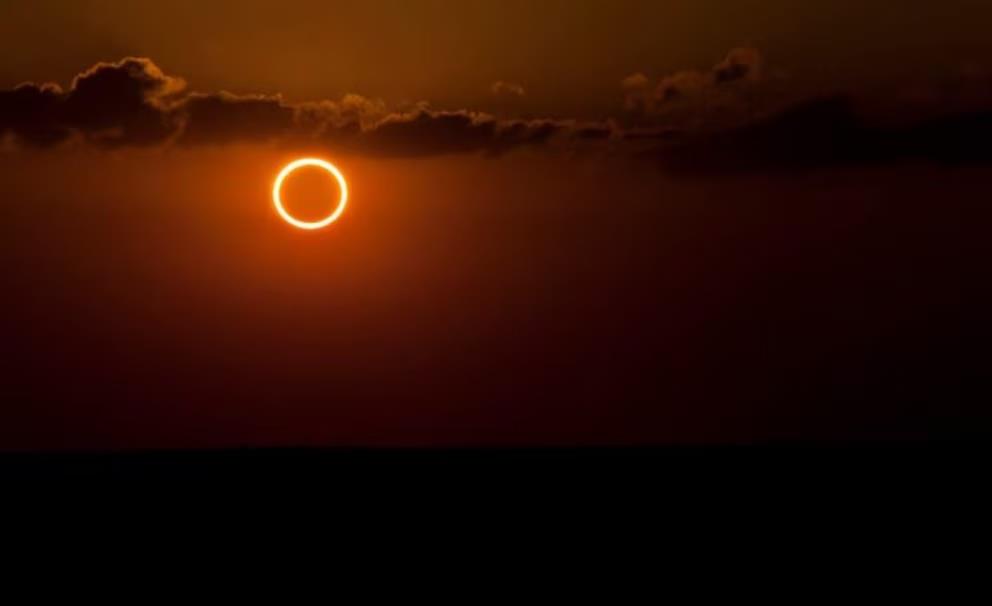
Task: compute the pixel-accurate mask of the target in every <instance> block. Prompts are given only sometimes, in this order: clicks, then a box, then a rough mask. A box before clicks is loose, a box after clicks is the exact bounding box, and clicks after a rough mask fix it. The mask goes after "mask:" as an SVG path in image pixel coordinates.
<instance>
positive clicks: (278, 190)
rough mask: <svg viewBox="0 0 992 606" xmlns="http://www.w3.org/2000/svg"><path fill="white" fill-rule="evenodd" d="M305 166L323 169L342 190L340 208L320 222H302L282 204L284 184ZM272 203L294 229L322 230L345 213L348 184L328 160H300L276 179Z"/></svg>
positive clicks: (286, 168)
mask: <svg viewBox="0 0 992 606" xmlns="http://www.w3.org/2000/svg"><path fill="white" fill-rule="evenodd" d="M305 166H316V167H317V168H322V169H324V170H326V171H327V172H329V173H330V174H331V175H332V176H333V177H334V178H335V179H337V182H338V186H339V187H340V188H341V199H340V200H338V206H337V208H336V209H334V212H333V213H331V214H330V215H329V216H327V217H325V218H323V219H321V220H320V221H300V220H299V219H297V218H296V217H294V216H293V215H291V214H289V213H288V212H286V209H285V207H283V204H282V184H283V181H285V180H286V178H287V177H289V175H291V174H293V172H294V171H295V170H296V169H298V168H303V167H305ZM272 201H273V202H274V203H275V205H276V211H278V213H279V216H281V217H282V218H283V219H284V220H285V221H286V222H287V223H289V224H290V225H292V226H294V227H299V228H300V229H321V228H323V227H327V226H328V225H330V224H331V223H334V222H335V221H337V220H338V217H340V216H341V213H343V212H344V207H345V205H346V204H347V203H348V184H347V183H345V180H344V175H342V174H341V171H339V170H338V169H337V167H336V166H334V165H333V164H331V163H330V162H327V161H326V160H321V159H320V158H300V159H299V160H295V161H293V162H290V163H289V164H287V165H286V167H285V168H283V169H282V172H280V173H279V176H278V177H276V182H275V185H273V186H272Z"/></svg>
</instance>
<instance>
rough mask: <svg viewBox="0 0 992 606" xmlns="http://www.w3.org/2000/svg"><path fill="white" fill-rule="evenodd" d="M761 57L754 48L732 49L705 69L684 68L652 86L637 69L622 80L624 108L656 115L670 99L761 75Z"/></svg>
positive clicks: (715, 88)
mask: <svg viewBox="0 0 992 606" xmlns="http://www.w3.org/2000/svg"><path fill="white" fill-rule="evenodd" d="M762 64H763V59H762V56H761V53H760V52H758V50H757V49H754V48H750V47H741V48H735V49H732V50H731V51H730V52H728V53H727V56H726V57H725V58H724V59H723V60H722V61H720V62H719V63H717V64H716V65H714V66H713V67H712V68H711V69H710V70H708V71H698V70H683V71H680V72H675V73H673V74H669V75H667V76H664V77H662V78H661V79H660V80H659V81H658V82H657V84H656V85H655V86H653V87H652V86H651V81H650V80H649V79H648V77H647V76H645V75H644V74H642V73H640V72H638V73H635V74H632V75H630V76H628V77H626V78H624V79H623V80H622V81H621V86H622V88H623V91H624V108H625V109H626V110H627V111H629V112H634V113H638V114H641V115H652V114H656V113H658V112H659V111H661V110H662V109H664V107H665V106H666V105H667V104H668V103H670V102H673V101H676V100H679V99H686V98H691V97H694V96H698V95H701V94H703V93H707V92H711V91H716V90H722V89H725V88H726V87H727V86H728V85H730V84H731V83H734V82H738V81H745V80H751V81H756V80H759V79H760V78H761V72H762Z"/></svg>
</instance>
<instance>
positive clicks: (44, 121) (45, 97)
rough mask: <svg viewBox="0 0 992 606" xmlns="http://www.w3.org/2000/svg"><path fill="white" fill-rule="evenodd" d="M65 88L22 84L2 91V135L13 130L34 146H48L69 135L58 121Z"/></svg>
mask: <svg viewBox="0 0 992 606" xmlns="http://www.w3.org/2000/svg"><path fill="white" fill-rule="evenodd" d="M62 99H63V94H62V89H61V88H59V87H58V85H55V84H44V85H37V84H31V83H27V84H21V85H20V86H18V87H16V88H14V89H13V90H10V91H0V134H3V133H11V134H13V135H14V136H15V137H16V138H17V139H18V140H20V141H22V142H24V143H25V144H27V145H30V146H40V147H48V146H51V145H54V144H56V143H58V142H60V141H62V140H64V139H65V138H66V137H68V136H69V131H68V129H67V128H66V127H65V126H64V125H62V124H60V123H59V121H57V120H55V119H54V118H55V116H56V115H57V113H58V107H59V105H60V104H61V103H62Z"/></svg>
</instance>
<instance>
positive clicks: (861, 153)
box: [0, 48, 992, 175]
mask: <svg viewBox="0 0 992 606" xmlns="http://www.w3.org/2000/svg"><path fill="white" fill-rule="evenodd" d="M761 69H762V59H761V56H760V54H759V53H757V51H755V50H753V49H748V48H741V49H734V50H732V51H730V52H729V53H728V54H727V56H726V57H725V58H724V59H723V60H722V61H720V62H719V63H717V64H716V65H715V66H713V68H712V69H711V70H709V71H708V72H695V71H691V70H689V71H682V72H677V73H675V74H670V75H668V76H666V77H665V78H662V79H660V80H659V81H657V82H652V81H651V80H650V79H649V78H648V77H647V76H645V75H644V74H640V73H636V74H633V75H631V76H629V77H627V78H625V79H624V80H623V81H622V82H621V85H622V87H623V89H624V92H625V93H626V94H627V95H628V100H634V101H636V103H635V104H634V105H635V107H637V108H638V109H640V110H642V111H645V112H654V115H656V116H658V115H660V113H661V112H660V110H659V108H660V107H662V106H664V105H666V104H672V105H676V104H677V100H684V101H687V103H686V104H685V105H686V106H687V107H689V108H690V109H692V108H696V109H698V108H699V107H705V109H706V111H694V112H693V111H681V110H679V111H669V112H667V113H665V114H664V115H665V118H664V119H663V120H662V119H653V120H650V121H646V122H645V123H638V124H636V125H634V126H628V127H621V126H620V125H618V124H617V123H615V122H614V121H612V120H611V119H605V120H599V121H595V120H594V121H579V120H575V119H570V118H568V117H563V116H557V117H550V118H545V119H508V118H503V117H499V116H496V115H493V114H490V113H484V112H479V111H473V110H471V109H435V108H432V107H430V106H429V105H427V104H426V103H419V104H416V105H414V106H412V108H410V109H405V110H402V111H401V110H396V109H391V108H389V107H388V106H387V104H386V103H385V102H383V101H382V100H378V99H370V98H366V97H362V96H360V95H355V94H349V95H345V96H343V97H341V98H340V99H334V100H330V99H325V100H318V101H311V102H302V103H290V102H287V101H286V100H285V99H283V98H282V97H280V96H278V95H235V94H232V93H228V92H219V93H202V92H188V91H187V90H186V83H185V82H184V81H183V80H182V79H181V78H177V77H174V76H169V75H167V74H165V73H164V72H163V71H162V70H161V69H160V68H159V67H158V66H156V65H155V64H154V63H153V62H152V61H150V60H149V59H143V58H133V57H132V58H125V59H123V60H121V61H119V62H116V63H100V64H97V65H95V66H93V67H92V68H90V69H88V70H86V71H85V72H83V73H81V74H79V75H78V76H77V77H76V78H74V79H73V81H72V82H71V84H70V85H69V87H68V88H67V89H62V88H60V87H59V86H58V85H55V84H33V83H26V84H22V85H19V86H17V87H15V88H13V89H10V90H2V91H0V148H2V149H3V150H4V151H5V152H7V151H12V150H16V149H17V148H23V147H51V146H55V145H58V144H61V143H66V142H69V141H73V142H83V143H89V144H93V145H97V146H100V147H125V146H153V145H163V146H168V145H182V146H200V145H227V144H233V143H243V142H247V143H261V142H273V143H277V144H280V145H297V144H304V145H307V146H326V147H327V148H330V149H340V150H342V151H346V152H349V153H356V154H365V155H370V156H380V157H419V156H433V155H446V154H474V153H477V154H486V155H490V156H498V155H501V154H504V153H507V152H508V151H510V150H513V149H521V148H528V147H542V148H544V149H549V150H565V151H569V152H571V151H575V150H590V151H600V152H606V153H610V154H622V155H635V156H644V157H648V158H650V159H651V160H652V161H654V162H658V163H660V165H661V166H663V167H664V168H665V169H667V170H668V171H670V172H672V173H676V174H684V175H721V174H733V173H746V172H761V171H797V170H808V169H817V168H825V167H827V168H828V167H840V166H873V165H879V164H885V163H894V162H905V161H922V162H931V163H941V164H961V163H974V162H992V151H990V150H992V147H990V146H987V143H986V142H987V141H989V140H992V102H990V101H989V99H988V96H987V95H986V94H985V93H984V92H982V91H985V90H986V88H985V86H984V84H983V85H981V86H978V85H975V86H969V87H968V88H967V90H968V91H971V90H972V89H975V90H977V91H979V93H981V94H975V93H967V95H965V93H961V95H965V96H967V97H968V99H972V100H973V101H969V102H968V103H965V102H963V101H962V102H960V103H955V104H953V105H949V104H947V103H945V102H943V101H942V102H940V103H937V104H935V107H937V108H940V109H942V110H943V113H939V112H938V113H932V112H931V113H930V114H925V117H920V116H916V117H912V119H900V121H899V122H898V125H896V126H893V125H892V124H891V123H890V125H889V126H887V127H885V126H878V124H879V121H878V120H875V121H874V122H873V121H872V120H868V119H866V118H865V117H864V116H863V115H859V114H858V112H856V111H855V109H854V102H853V101H852V100H851V98H850V97H849V96H828V97H816V98H809V97H808V96H807V98H805V99H802V98H801V97H795V96H793V97H789V98H790V99H793V100H794V99H795V98H799V99H800V102H798V103H797V102H793V101H790V102H789V104H788V105H787V104H785V103H783V101H784V98H783V99H778V100H776V102H775V104H776V105H777V106H778V107H779V109H778V110H776V111H769V110H768V106H766V107H765V108H764V109H761V110H758V109H756V108H752V107H750V106H747V105H745V104H742V103H736V104H734V103H733V102H730V103H727V104H724V105H721V101H722V98H721V97H720V96H719V95H718V94H715V93H714V94H713V95H708V96H707V102H706V103H695V102H688V101H691V100H692V99H693V98H694V97H697V96H701V95H707V93H708V92H711V91H723V90H734V88H735V87H734V83H736V82H744V81H749V80H758V79H760V78H761ZM983 82H984V81H983ZM720 94H722V93H720ZM955 94H957V93H955ZM752 97H753V95H752ZM945 97H946V96H945ZM945 97H937V98H938V99H944V98H945ZM730 98H731V99H735V98H736V97H733V96H731V97H730ZM904 106H905V104H902V105H899V107H904ZM728 107H729V109H727V108H728ZM734 107H736V108H738V109H740V108H744V109H745V110H746V111H735V110H734ZM783 107H784V109H781V108H783ZM885 115H886V116H889V115H892V112H888V113H886V114H885ZM754 116H764V117H763V118H760V119H755V118H754Z"/></svg>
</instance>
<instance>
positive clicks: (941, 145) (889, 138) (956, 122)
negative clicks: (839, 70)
mask: <svg viewBox="0 0 992 606" xmlns="http://www.w3.org/2000/svg"><path fill="white" fill-rule="evenodd" d="M989 140H992V109H986V110H984V111H975V112H969V113H963V114H952V115H945V116H940V117H936V118H931V119H926V120H923V121H919V122H916V123H913V124H909V125H905V126H900V127H889V128H883V127H878V126H873V125H871V124H869V123H868V122H867V121H866V120H865V119H864V118H862V117H860V116H859V114H858V113H857V111H856V110H855V104H854V103H853V101H852V100H851V99H850V98H848V97H845V96H829V97H822V98H816V99H811V100H806V101H803V102H801V103H799V104H797V105H795V106H793V107H790V108H787V109H786V110H784V111H782V112H779V113H776V114H774V115H772V116H770V117H768V118H765V119H763V120H760V121H758V122H756V123H753V124H750V125H747V126H743V127H740V128H735V129H731V130H728V131H722V132H716V133H708V134H702V135H699V136H696V137H688V138H682V139H679V140H677V141H676V142H675V143H673V144H671V145H668V146H662V147H659V148H656V149H655V150H654V151H653V152H650V154H649V155H650V156H651V157H654V158H656V159H657V160H658V161H660V163H661V165H662V166H663V167H664V169H665V170H667V171H669V172H673V173H677V174H684V175H694V176H716V175H730V174H745V173H774V172H797V171H808V170H816V169H824V168H841V167H870V166H878V165H885V164H895V163H903V162H913V161H917V162H927V163H931V164H940V165H963V164H976V163H987V162H992V148H990V147H989V146H988V144H987V142H988V141H989Z"/></svg>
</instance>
